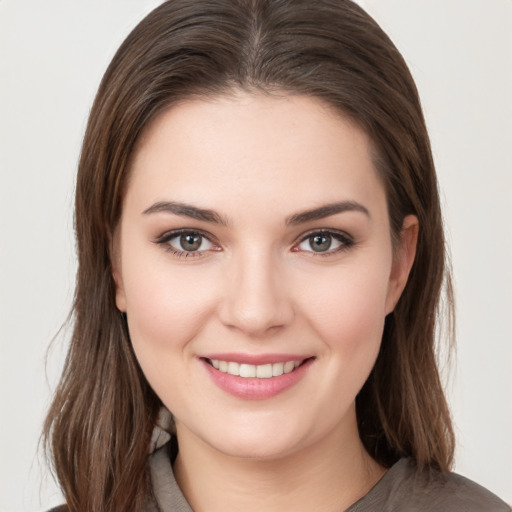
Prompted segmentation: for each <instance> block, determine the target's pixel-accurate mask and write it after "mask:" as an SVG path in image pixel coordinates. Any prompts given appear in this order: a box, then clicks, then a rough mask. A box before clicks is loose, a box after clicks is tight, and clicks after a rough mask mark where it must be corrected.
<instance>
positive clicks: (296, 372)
mask: <svg viewBox="0 0 512 512" xmlns="http://www.w3.org/2000/svg"><path fill="white" fill-rule="evenodd" d="M271 358H272V359H273V361H272V359H271ZM233 359H236V360H233ZM253 359H254V358H251V357H250V356H233V355H232V356H228V355H224V356H220V355H219V356H216V357H206V358H201V361H202V362H203V364H204V366H205V368H206V370H207V371H208V373H209V375H210V377H211V378H212V379H213V382H214V383H215V384H216V385H217V386H218V387H219V388H221V389H222V390H223V391H226V392H227V393H229V394H231V395H233V396H235V397H238V398H243V399H249V400H264V399H267V398H272V397H273V396H276V395H278V394H280V393H282V392H284V391H286V390H287V389H289V388H291V387H292V386H294V385H295V384H297V383H298V382H299V381H300V380H301V379H302V378H303V377H304V376H305V375H306V372H307V369H308V368H309V367H310V366H311V364H312V362H313V360H314V358H313V357H308V358H303V357H302V358H301V357H300V356H297V357H296V356H290V355H288V356H266V357H258V358H256V359H258V360H253Z"/></svg>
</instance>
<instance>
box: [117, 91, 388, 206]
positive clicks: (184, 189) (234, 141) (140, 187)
mask: <svg viewBox="0 0 512 512" xmlns="http://www.w3.org/2000/svg"><path fill="white" fill-rule="evenodd" d="M131 172H132V176H131V180H130V185H129V187H128V191H127V198H126V200H127V202H131V201H132V199H133V200H135V199H137V202H141V201H157V200H165V199H169V198H171V199H173V200H177V201H190V200H191V199H193V200H195V201H196V202H199V203H201V205H202V206H204V207H214V208H218V207H219V204H222V206H223V208H226V209H229V207H230V205H232V206H233V208H235V209H236V208H240V206H247V204H248V203H249V202H259V204H260V206H261V205H264V204H265V203H268V202H270V201H278V202H279V203H280V204H281V205H282V206H283V209H286V208H288V209H290V208H291V209H294V208H295V206H296V205H298V206H300V207H301V208H302V207H308V206H312V207H314V206H315V204H316V203H323V202H330V201H339V200H345V199H349V200H353V199H357V200H359V201H366V202H368V203H375V202H376V201H377V200H378V201H380V202H382V201H381V200H382V199H383V196H384V191H383V187H382V185H381V183H380V179H379V178H378V176H377V173H376V171H375V168H374V165H373V161H372V155H371V144H370V141H369V139H368V137H367V135H366V133H365V132H364V131H363V130H361V129H360V128H359V127H358V126H357V125H356V124H355V123H354V122H352V121H350V120H349V119H347V118H345V117H343V116H341V115H340V114H339V113H337V112H335V111H334V110H333V109H331V108H330V107H329V106H327V105H326V104H324V103H323V102H321V101H320V100H318V99H315V98H311V97H306V96H291V95H283V96H268V95H262V94H246V93H239V94H236V95H230V96H220V97H216V98H208V99H195V100H190V101H186V102H182V103H180V104H178V105H175V106H173V107H172V108H170V109H169V110H167V111H165V112H163V113H162V114H160V115H159V116H158V117H157V118H156V119H155V120H154V121H153V123H152V124H151V125H150V126H149V128H148V129H147V130H146V132H145V133H144V135H143V137H142V138H141V140H140V141H139V144H138V147H137V149H136V152H135V155H134V158H133V163H132V169H131ZM166 196H170V197H166ZM210 203H214V204H210ZM299 203H300V204H299ZM142 206H143V205H142V204H140V207H142ZM380 206H381V205H380Z"/></svg>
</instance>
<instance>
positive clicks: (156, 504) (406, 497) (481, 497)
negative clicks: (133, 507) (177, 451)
mask: <svg viewBox="0 0 512 512" xmlns="http://www.w3.org/2000/svg"><path fill="white" fill-rule="evenodd" d="M172 458H173V455H172V453H171V450H170V448H169V445H168V444H166V445H164V446H162V447H160V448H158V449H157V450H155V451H154V452H153V453H152V454H151V455H150V460H149V467H150V473H151V480H152V484H153V493H154V499H152V500H151V501H148V504H147V507H146V509H145V510H144V512H193V510H192V508H191V507H190V505H189V504H188V503H187V500H186V499H185V497H184V496H183V493H182V492H181V490H180V488H179V487H178V484H177V483H176V479H175V478H174V473H173V470H172V463H171V459H172ZM511 510H512V509H511V508H510V507H509V506H508V505H507V504H506V503H505V502H503V501H502V500H500V499H499V498H498V497H497V496H495V495H494V494H492V493H491V492H489V491H488V490H486V489H484V488H483V487H481V486H480V485H478V484H476V483H475V482H472V481H471V480H468V479H467V478H464V477H463V476H460V475H457V474H455V473H443V472H440V471H432V470H430V471H424V472H418V471H417V470H416V466H415V463H414V461H413V460H412V459H407V458H404V459H401V460H399V461H398V462H397V463H396V464H395V465H393V466H392V467H391V468H390V469H389V470H388V471H387V473H386V474H385V475H384V476H383V477H382V478H381V480H380V481H379V482H378V483H377V484H376V485H375V486H374V487H373V489H371V490H370V492H369V493H368V494H366V495H365V496H363V497H362V498H361V499H360V500H359V501H357V502H356V503H354V504H353V505H352V506H351V507H349V508H348V509H347V510H346V511H345V512H511ZM285 512H287V511H285ZM314 512H317V511H314ZM318 512H321V511H318Z"/></svg>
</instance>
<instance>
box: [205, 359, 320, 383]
mask: <svg viewBox="0 0 512 512" xmlns="http://www.w3.org/2000/svg"><path fill="white" fill-rule="evenodd" d="M310 359H312V358H311V357H309V358H306V359H301V360H290V361H284V362H276V363H266V364H248V363H237V362H235V361H223V360H221V359H207V358H205V359H204V360H205V361H206V362H207V363H208V364H209V365H211V366H212V367H213V368H215V369H216V370H219V372H222V373H227V374H229V375H233V376H235V377H242V378H246V379H249V378H257V379H271V378H272V377H280V376H281V375H285V374H288V373H291V372H293V371H294V370H296V369H297V368H299V366H301V365H303V364H304V363H305V362H306V361H309V360H310Z"/></svg>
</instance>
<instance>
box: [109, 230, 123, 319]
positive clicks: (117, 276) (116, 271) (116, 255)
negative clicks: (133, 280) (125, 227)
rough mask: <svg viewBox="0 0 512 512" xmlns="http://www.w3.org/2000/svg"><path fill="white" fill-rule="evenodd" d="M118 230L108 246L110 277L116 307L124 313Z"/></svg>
mask: <svg viewBox="0 0 512 512" xmlns="http://www.w3.org/2000/svg"><path fill="white" fill-rule="evenodd" d="M120 237H121V235H120V233H119V229H117V230H116V232H115V233H114V236H113V237H112V241H111V244H110V261H111V262H112V277H113V278H114V284H115V287H116V306H117V309H119V311H121V313H126V295H125V292H124V283H123V273H122V269H121V248H120V245H121V240H120Z"/></svg>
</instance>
